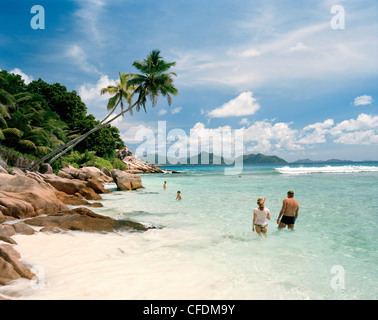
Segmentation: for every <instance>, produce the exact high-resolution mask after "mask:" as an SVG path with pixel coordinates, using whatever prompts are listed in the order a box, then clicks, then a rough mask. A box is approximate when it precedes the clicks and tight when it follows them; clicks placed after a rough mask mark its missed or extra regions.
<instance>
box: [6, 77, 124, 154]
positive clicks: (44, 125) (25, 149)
mask: <svg viewBox="0 0 378 320" xmlns="http://www.w3.org/2000/svg"><path fill="white" fill-rule="evenodd" d="M98 123H99V121H97V120H96V119H95V117H94V116H93V115H91V114H89V115H87V108H86V106H85V104H84V103H83V102H82V101H81V99H80V96H78V95H77V93H76V92H75V91H72V92H69V91H68V90H67V88H66V87H64V86H62V85H60V84H59V83H56V84H48V83H47V82H45V81H43V80H42V79H39V80H37V81H32V82H31V83H29V84H28V85H26V84H25V83H24V81H23V80H22V79H21V76H19V75H15V74H10V73H8V72H7V71H5V70H2V71H1V72H0V145H2V146H3V148H2V150H4V148H7V149H9V150H14V151H18V152H20V153H21V154H24V155H29V156H32V157H34V158H35V157H36V158H41V157H43V156H45V155H46V154H48V153H49V152H51V151H52V150H55V149H56V148H59V147H60V146H62V145H64V144H65V143H67V142H68V141H70V140H72V138H74V137H76V136H80V134H82V133H83V132H86V131H88V130H90V129H92V128H94V127H96V126H97V125H98ZM91 138H92V139H90V140H88V141H85V142H83V143H81V144H79V145H77V146H76V148H75V150H77V151H80V152H85V150H90V151H93V152H95V153H96V155H97V156H99V157H104V156H105V157H113V156H114V154H115V151H114V150H115V149H117V148H122V147H123V146H124V143H123V141H122V140H121V139H120V136H119V131H118V129H117V128H115V127H111V126H110V125H109V126H107V127H104V128H103V129H102V130H99V131H98V132H96V134H94V135H93V136H92V137H91Z"/></svg>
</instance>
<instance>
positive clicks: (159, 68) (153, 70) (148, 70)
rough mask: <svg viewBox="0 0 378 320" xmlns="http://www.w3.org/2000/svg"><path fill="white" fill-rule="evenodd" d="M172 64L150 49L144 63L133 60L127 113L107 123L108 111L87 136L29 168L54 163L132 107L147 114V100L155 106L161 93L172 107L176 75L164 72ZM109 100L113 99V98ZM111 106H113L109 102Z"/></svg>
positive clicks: (172, 64) (175, 92) (69, 143)
mask: <svg viewBox="0 0 378 320" xmlns="http://www.w3.org/2000/svg"><path fill="white" fill-rule="evenodd" d="M175 65H176V63H175V62H165V61H164V59H163V58H162V57H161V56H160V51H159V50H153V51H152V52H151V53H150V54H149V55H148V57H147V58H146V59H144V60H143V61H135V62H134V63H133V66H134V67H135V68H136V69H137V70H139V71H140V72H141V73H140V74H131V78H130V79H129V80H128V81H127V84H128V85H129V86H133V87H134V92H133V94H132V96H131V98H132V97H133V96H134V95H136V96H137V99H136V101H135V102H134V103H133V104H131V103H132V102H131V100H130V103H129V107H128V108H127V109H126V110H121V112H120V113H119V114H118V115H116V116H114V117H113V118H111V119H109V120H108V118H109V117H110V115H111V114H112V113H113V112H114V110H115V108H113V109H111V113H110V114H109V116H107V117H106V118H105V119H104V120H102V121H101V122H100V123H99V124H98V125H97V126H96V127H94V128H93V129H92V130H90V131H88V132H87V133H85V134H83V135H81V136H80V137H77V138H75V139H73V140H71V141H70V142H68V143H66V144H65V145H63V146H62V147H60V148H58V149H56V150H55V151H53V152H51V153H49V154H48V155H46V156H45V157H43V158H42V159H40V160H39V161H37V162H36V163H35V164H34V165H33V166H32V167H31V169H32V170H34V169H35V168H36V167H37V166H38V165H39V164H41V163H42V162H44V161H46V160H47V159H49V158H51V157H52V156H54V155H56V156H55V157H53V158H52V159H51V160H50V161H49V163H52V162H54V161H55V160H56V159H58V158H59V157H60V156H62V155H64V154H65V153H66V152H68V151H69V150H71V149H72V148H73V147H74V146H75V145H76V144H78V143H80V142H81V141H83V140H84V139H85V138H87V137H88V136H89V135H90V134H92V133H94V132H96V131H98V130H100V129H101V128H103V127H105V126H107V125H109V124H110V123H111V122H113V121H114V120H116V119H118V118H119V117H121V116H123V115H124V114H125V113H127V112H130V113H132V110H133V109H134V108H136V110H137V111H139V110H140V109H141V107H143V109H144V110H145V111H146V102H147V100H150V101H151V102H152V106H153V107H155V106H156V103H157V99H158V96H159V95H160V94H161V95H162V96H164V97H167V100H168V105H171V103H172V95H177V94H178V90H177V88H175V86H174V83H173V78H172V76H176V74H175V73H173V72H167V71H168V70H169V69H170V68H171V67H173V66H175ZM112 98H114V96H113V97H112ZM112 98H110V99H112ZM110 105H112V103H111V104H110ZM108 106H109V104H108ZM115 106H116V104H115ZM117 106H118V105H117Z"/></svg>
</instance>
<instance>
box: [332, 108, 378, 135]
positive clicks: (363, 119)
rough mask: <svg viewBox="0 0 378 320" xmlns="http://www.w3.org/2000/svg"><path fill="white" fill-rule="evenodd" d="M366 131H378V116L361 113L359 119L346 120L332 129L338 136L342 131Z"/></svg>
mask: <svg viewBox="0 0 378 320" xmlns="http://www.w3.org/2000/svg"><path fill="white" fill-rule="evenodd" d="M366 129H375V130H377V129H378V116H371V115H368V114H366V113H361V114H360V115H359V116H358V117H357V119H350V120H344V121H342V122H340V123H339V124H337V125H336V126H335V127H334V128H332V133H333V134H334V135H337V134H340V133H341V132H342V131H358V130H366Z"/></svg>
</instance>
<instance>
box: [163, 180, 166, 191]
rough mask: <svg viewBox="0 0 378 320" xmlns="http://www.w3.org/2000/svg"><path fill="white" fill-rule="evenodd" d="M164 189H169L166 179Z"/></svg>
mask: <svg viewBox="0 0 378 320" xmlns="http://www.w3.org/2000/svg"><path fill="white" fill-rule="evenodd" d="M163 189H164V190H167V181H164V185H163Z"/></svg>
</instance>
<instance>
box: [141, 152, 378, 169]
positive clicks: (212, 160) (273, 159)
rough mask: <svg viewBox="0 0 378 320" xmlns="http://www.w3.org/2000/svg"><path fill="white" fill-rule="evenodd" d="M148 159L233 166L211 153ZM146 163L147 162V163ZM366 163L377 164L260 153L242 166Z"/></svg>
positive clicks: (248, 156)
mask: <svg viewBox="0 0 378 320" xmlns="http://www.w3.org/2000/svg"><path fill="white" fill-rule="evenodd" d="M148 158H149V159H154V161H155V163H157V164H158V166H161V167H163V166H176V165H177V166H181V165H234V164H235V159H232V158H224V157H221V156H218V155H214V154H213V153H208V152H202V153H200V154H198V155H195V156H192V157H187V158H180V159H177V158H174V159H173V158H171V159H170V158H169V157H167V163H166V164H162V163H159V161H158V155H155V157H154V156H150V157H148ZM147 162H148V161H147ZM367 162H378V161H376V160H364V161H352V160H340V159H329V160H311V159H299V160H296V161H293V162H288V161H286V160H284V159H282V158H280V157H278V156H269V155H264V154H262V153H258V154H246V155H243V164H244V165H272V164H273V165H274V164H277V165H301V164H303V165H308V164H324V165H328V164H357V163H367Z"/></svg>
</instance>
